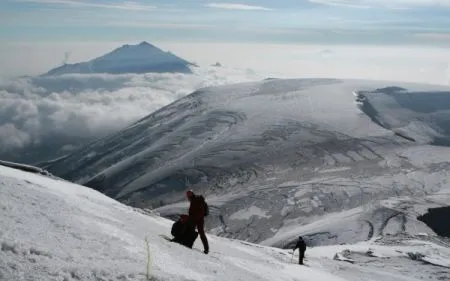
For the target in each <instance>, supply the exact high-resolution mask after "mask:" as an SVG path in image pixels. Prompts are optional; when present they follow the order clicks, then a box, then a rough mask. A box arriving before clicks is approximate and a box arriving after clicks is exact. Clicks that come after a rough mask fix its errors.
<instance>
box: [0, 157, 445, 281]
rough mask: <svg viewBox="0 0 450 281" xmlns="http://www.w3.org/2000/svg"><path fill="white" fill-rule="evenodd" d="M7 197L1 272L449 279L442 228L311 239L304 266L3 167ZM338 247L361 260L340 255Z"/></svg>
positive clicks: (70, 278)
mask: <svg viewBox="0 0 450 281" xmlns="http://www.w3.org/2000/svg"><path fill="white" fill-rule="evenodd" d="M0 198H2V200H1V201H0V212H1V217H0V218H1V219H0V244H1V248H0V249H1V250H0V257H1V258H0V280H66V281H75V280H95V281H98V280H113V281H115V280H121V281H122V280H129V281H131V280H167V281H171V280H219V281H222V280H223V281H225V280H227V281H228V280H270V281H273V280H290V281H291V280H317V281H341V280H352V281H353V280H354V281H356V280H408V281H411V280H447V279H448V278H450V274H449V271H448V263H449V260H450V249H449V248H448V244H446V243H448V241H445V240H442V239H440V238H438V237H435V236H423V235H422V236H417V237H410V236H405V237H385V238H379V239H377V240H373V241H370V242H364V243H359V244H355V245H338V246H328V247H316V248H308V250H307V253H306V265H307V266H299V265H296V264H295V262H296V259H297V255H295V256H292V254H291V252H290V251H287V250H281V249H277V248H271V247H265V246H260V245H255V244H251V243H247V242H242V241H238V240H232V239H227V238H220V237H216V236H213V235H210V234H208V238H209V240H210V245H211V252H210V254H209V255H204V254H203V253H202V252H201V246H200V245H201V243H199V241H197V242H196V244H195V246H194V249H193V250H190V249H187V248H185V247H183V246H180V245H178V244H173V243H170V242H168V241H166V240H164V239H163V238H161V237H160V235H167V234H168V233H169V232H170V226H171V223H172V222H171V221H169V220H166V219H163V218H161V217H158V216H156V215H154V214H151V213H144V212H143V211H142V210H138V209H134V208H132V207H129V206H126V205H123V204H121V203H119V202H117V201H115V200H113V199H111V198H109V197H106V196H104V195H102V194H101V193H99V192H97V191H94V190H92V189H89V188H86V187H83V186H78V185H76V184H72V183H68V182H65V181H62V180H57V179H53V178H49V177H47V176H43V175H39V174H34V173H29V172H23V171H20V170H15V169H12V168H7V167H4V166H0ZM146 241H147V242H146ZM147 246H148V247H149V251H148V252H147ZM148 253H149V255H150V259H148V258H147V257H148ZM336 254H338V255H342V256H345V257H346V258H348V259H351V260H353V261H355V263H354V264H349V263H346V262H341V261H336V260H333V257H334V256H336ZM147 274H148V275H149V277H150V278H149V279H147Z"/></svg>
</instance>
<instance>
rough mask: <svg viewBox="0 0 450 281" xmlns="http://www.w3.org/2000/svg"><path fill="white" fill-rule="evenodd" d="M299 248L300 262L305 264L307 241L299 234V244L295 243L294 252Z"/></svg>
mask: <svg viewBox="0 0 450 281" xmlns="http://www.w3.org/2000/svg"><path fill="white" fill-rule="evenodd" d="M297 248H298V250H299V252H300V253H299V255H298V264H303V258H304V257H305V251H306V243H305V240H303V237H301V236H299V237H298V241H297V244H295V248H294V252H295V250H296V249H297Z"/></svg>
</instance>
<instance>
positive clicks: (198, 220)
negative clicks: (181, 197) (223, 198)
mask: <svg viewBox="0 0 450 281" xmlns="http://www.w3.org/2000/svg"><path fill="white" fill-rule="evenodd" d="M186 197H187V198H188V200H189V202H190V203H191V204H190V206H189V218H188V224H189V225H190V226H191V227H193V228H195V227H197V231H198V234H199V235H200V239H201V240H202V243H203V248H204V251H203V252H204V253H205V254H208V253H209V245H208V239H207V238H206V234H205V216H207V215H208V205H207V204H206V202H205V199H204V198H203V196H197V195H195V194H194V192H193V191H192V190H189V191H187V192H186Z"/></svg>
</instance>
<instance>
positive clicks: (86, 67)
mask: <svg viewBox="0 0 450 281" xmlns="http://www.w3.org/2000/svg"><path fill="white" fill-rule="evenodd" d="M191 65H192V64H191V63H189V62H188V61H186V60H184V59H182V58H180V57H178V56H176V55H174V54H172V53H170V52H164V51H163V50H161V49H159V48H158V47H156V46H154V45H152V44H150V43H148V42H147V41H142V42H141V43H139V44H137V45H129V44H125V45H122V46H121V47H119V48H116V49H114V50H113V51H111V52H109V53H107V54H105V55H103V56H101V57H98V58H95V59H93V60H91V61H88V62H82V63H76V64H64V65H62V66H60V67H57V68H55V69H52V70H50V71H49V72H48V73H47V74H46V75H62V74H68V73H109V74H125V73H150V72H153V73H163V72H170V73H177V72H178V73H192V71H191V69H190V68H189V66H191Z"/></svg>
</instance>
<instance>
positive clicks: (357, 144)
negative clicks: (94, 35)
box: [48, 79, 450, 247]
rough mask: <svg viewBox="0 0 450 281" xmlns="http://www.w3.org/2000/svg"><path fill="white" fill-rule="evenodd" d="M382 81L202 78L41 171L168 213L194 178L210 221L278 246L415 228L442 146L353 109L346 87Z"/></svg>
mask: <svg viewBox="0 0 450 281" xmlns="http://www.w3.org/2000/svg"><path fill="white" fill-rule="evenodd" d="M388 86H392V83H390V82H372V81H356V80H333V79H299V80H277V79H269V80H265V81H262V82H258V83H246V84H239V85H229V86H223V87H217V88H206V89H202V90H198V91H196V92H195V93H193V94H191V95H189V96H187V97H185V98H183V99H180V100H178V101H176V102H175V103H172V104H170V105H169V106H166V107H164V108H162V109H160V110H158V111H156V112H155V113H153V114H151V115H149V116H148V117H146V118H143V119H142V120H140V121H138V122H137V123H135V124H133V125H131V126H129V127H128V128H126V129H125V130H123V131H121V132H119V133H117V134H114V135H111V136H109V137H107V138H104V139H101V140H98V141H96V142H94V143H92V144H90V145H88V146H86V147H85V148H84V149H81V150H79V151H77V152H75V153H73V154H71V155H69V156H68V157H66V158H64V159H61V160H59V161H56V162H54V163H52V164H51V165H49V167H48V169H49V170H50V171H51V172H53V173H54V174H56V175H58V176H61V177H63V178H66V179H69V180H73V181H77V182H80V183H84V184H86V185H87V186H90V187H93V188H95V189H97V190H99V191H101V192H103V193H105V194H106V195H108V196H111V197H113V198H116V199H118V200H120V201H122V202H125V203H127V204H130V205H133V206H137V207H152V208H157V207H160V208H159V209H157V211H158V212H160V213H161V214H162V215H164V216H167V217H172V216H175V215H176V214H178V213H179V212H181V210H182V209H183V208H184V207H185V206H186V205H185V204H186V203H183V201H185V199H184V191H185V190H186V189H187V188H194V189H195V190H196V191H199V192H201V193H205V194H206V196H207V199H208V201H209V202H210V204H211V205H212V212H211V216H212V218H211V220H210V221H209V224H208V228H209V229H211V231H213V232H214V233H216V234H219V235H222V236H227V237H235V238H240V239H245V240H248V241H253V242H264V243H266V244H268V245H276V246H282V247H284V246H286V245H288V244H290V243H291V242H292V241H293V240H294V239H295V238H296V237H297V234H299V233H302V234H307V235H308V236H309V240H310V242H311V243H315V244H330V243H344V242H354V241H361V240H366V239H370V238H371V237H373V236H374V235H378V234H380V233H385V232H386V231H390V232H395V233H396V232H402V231H404V230H410V229H415V227H420V225H418V224H417V221H416V220H415V216H416V214H415V213H414V212H415V207H414V205H415V204H417V203H420V204H419V205H420V206H425V205H427V206H428V205H429V206H430V207H435V206H434V205H439V204H441V203H442V202H440V199H439V198H437V199H433V200H431V201H427V204H425V205H424V204H422V203H424V202H422V201H421V200H424V198H425V196H427V195H432V194H435V193H436V192H440V191H441V190H445V189H447V188H448V187H449V183H448V180H447V179H448V177H449V174H448V167H450V162H449V159H450V149H449V148H447V147H433V146H427V145H423V144H421V143H415V142H412V141H410V140H408V139H405V138H403V137H400V136H398V134H397V133H396V132H393V131H391V130H388V129H385V128H383V127H381V126H379V125H378V124H377V123H375V122H373V121H372V119H371V118H372V116H369V115H366V114H364V113H363V112H362V111H361V110H360V109H359V108H358V107H357V104H356V103H358V102H359V101H357V102H356V103H355V96H354V95H353V93H354V92H358V93H360V92H361V91H365V92H370V91H374V90H376V89H381V88H385V87H388ZM398 86H401V87H403V88H405V89H409V90H410V91H411V92H416V91H421V92H422V94H424V95H426V94H427V92H426V91H445V90H447V91H448V88H444V87H437V86H436V87H435V86H429V85H414V84H400V85H398ZM356 99H358V97H356ZM401 109H402V108H401V106H399V105H397V107H392V108H391V110H390V111H389V113H390V114H391V115H392V114H398V115H400V114H401ZM378 111H379V112H382V111H380V110H378ZM439 116H443V118H445V115H438V114H437V115H434V118H433V120H434V121H436V120H437V119H436V118H439ZM423 122H427V121H423ZM399 197H403V198H404V200H399V199H398V198H399ZM386 200H387V201H386ZM443 202H444V203H445V201H443ZM447 202H448V201H447ZM180 208H181V209H180ZM329 218H339V219H336V220H330V219H329ZM409 218H412V222H410V219H409ZM344 219H345V220H346V221H348V222H349V223H346V224H341V223H340V221H341V220H344ZM322 221H324V222H325V223H321V222H322ZM313 222H314V223H315V224H310V223H313ZM350 222H351V223H350ZM305 225H308V227H305ZM350 225H351V226H350ZM421 225H422V226H423V224H421Z"/></svg>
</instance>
